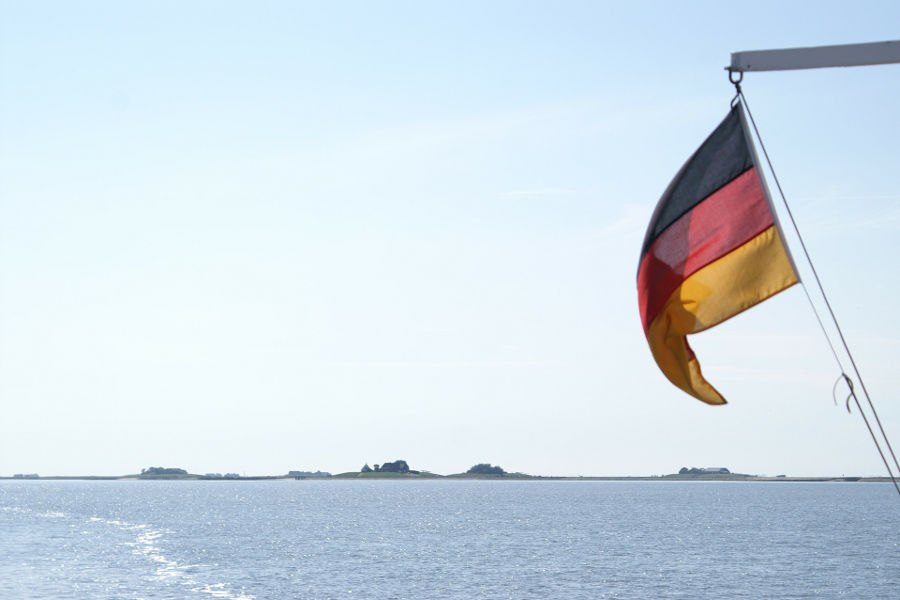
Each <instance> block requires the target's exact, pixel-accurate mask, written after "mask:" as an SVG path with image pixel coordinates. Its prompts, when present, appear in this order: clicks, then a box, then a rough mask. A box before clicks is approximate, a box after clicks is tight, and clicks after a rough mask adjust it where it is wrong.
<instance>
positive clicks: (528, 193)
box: [500, 187, 575, 198]
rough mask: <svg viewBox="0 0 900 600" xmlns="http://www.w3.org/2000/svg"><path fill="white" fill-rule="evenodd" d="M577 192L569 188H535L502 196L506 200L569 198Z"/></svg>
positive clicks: (504, 193)
mask: <svg viewBox="0 0 900 600" xmlns="http://www.w3.org/2000/svg"><path fill="white" fill-rule="evenodd" d="M574 193H575V190H570V189H568V188H553V187H546V188H533V189H529V190H513V191H511V192H503V193H502V194H500V195H501V196H502V197H504V198H541V197H547V196H568V195H570V194H574Z"/></svg>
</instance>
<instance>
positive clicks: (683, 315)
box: [637, 104, 798, 404]
mask: <svg viewBox="0 0 900 600" xmlns="http://www.w3.org/2000/svg"><path fill="white" fill-rule="evenodd" d="M740 110H741V107H740V104H736V105H735V106H734V107H733V108H732V109H731V111H730V112H729V114H728V116H727V117H725V119H724V120H723V121H722V122H721V123H720V124H719V126H718V127H717V128H716V129H715V131H713V132H712V134H710V136H709V137H708V138H707V139H706V141H705V142H703V144H702V145H701V146H700V148H698V149H697V151H696V152H695V153H694V155H693V156H691V158H690V159H688V161H687V162H686V163H685V164H684V166H683V167H682V168H681V170H680V171H679V172H678V174H677V175H676V176H675V178H674V179H673V180H672V182H671V183H670V184H669V187H668V188H667V189H666V191H665V193H664V194H663V195H662V198H660V200H659V203H658V204H657V206H656V210H655V211H654V213H653V217H652V218H651V220H650V225H649V226H648V228H647V234H646V236H645V238H644V244H643V247H642V248H641V259H640V264H639V267H638V276H637V287H638V306H639V309H640V314H641V322H642V324H643V327H644V334H645V335H646V336H647V341H648V343H649V344H650V350H651V352H652V354H653V358H654V359H655V360H656V363H657V365H659V368H660V369H661V370H662V372H663V373H664V374H665V376H666V377H667V378H668V379H669V380H670V381H671V382H672V383H673V384H675V385H676V386H678V387H679V388H681V389H682V390H684V391H685V392H687V393H688V394H690V395H692V396H694V397H695V398H698V399H700V400H702V401H704V402H706V403H708V404H725V399H724V398H723V397H722V395H721V394H720V393H719V392H718V391H716V389H715V388H713V387H712V385H710V384H709V382H707V381H706V379H704V378H703V374H702V373H701V371H700V364H699V363H698V362H697V359H696V357H695V356H694V353H693V351H692V350H691V347H690V346H689V345H688V342H687V336H688V335H689V334H692V333H698V332H700V331H703V330H705V329H708V328H710V327H713V326H714V325H718V324H719V323H721V322H723V321H725V320H727V319H729V318H731V317H733V316H734V315H736V314H738V313H740V312H743V311H744V310H746V309H748V308H750V307H752V306H754V305H755V304H758V303H759V302H762V301H763V300H765V299H767V298H769V297H771V296H773V295H775V294H777V293H778V292H780V291H782V290H784V289H786V288H788V287H790V286H792V285H793V284H795V283H797V281H798V278H797V275H796V273H795V270H794V267H793V264H792V261H791V259H790V256H789V254H788V251H787V249H786V247H785V246H784V244H783V242H782V239H781V235H780V233H779V231H778V227H777V224H776V222H775V219H774V216H773V212H772V209H771V206H770V202H769V199H768V198H767V196H766V192H765V189H764V187H763V185H762V181H761V180H760V175H759V173H758V170H757V167H756V165H755V164H754V160H753V158H754V157H753V154H752V153H751V151H750V146H749V139H748V136H747V134H746V131H745V129H744V122H743V120H742V119H741V114H740V112H739V111H740Z"/></svg>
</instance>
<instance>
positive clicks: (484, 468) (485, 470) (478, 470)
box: [466, 463, 506, 475]
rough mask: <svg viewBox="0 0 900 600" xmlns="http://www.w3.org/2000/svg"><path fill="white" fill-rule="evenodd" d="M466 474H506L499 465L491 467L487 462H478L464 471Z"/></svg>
mask: <svg viewBox="0 0 900 600" xmlns="http://www.w3.org/2000/svg"><path fill="white" fill-rule="evenodd" d="M466 475H506V471H504V470H503V469H501V468H500V466H499V465H498V466H496V467H492V466H491V465H490V464H488V463H479V464H477V465H474V466H473V467H472V468H471V469H469V470H468V471H466Z"/></svg>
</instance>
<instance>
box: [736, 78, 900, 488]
mask: <svg viewBox="0 0 900 600" xmlns="http://www.w3.org/2000/svg"><path fill="white" fill-rule="evenodd" d="M741 74H742V75H743V73H741ZM731 75H732V74H731V72H729V80H730V81H731V83H733V84H734V87H735V89H736V90H737V93H736V94H735V96H734V98H733V99H732V101H731V103H732V106H733V105H734V103H735V102H737V101H738V100H740V101H741V102H742V104H743V107H744V109H745V110H746V111H747V116H748V117H749V119H750V123H751V124H752V125H753V133H754V135H755V137H756V139H757V140H758V141H759V145H760V148H762V151H763V156H765V159H766V164H767V165H768V167H769V172H770V173H771V174H772V179H773V181H774V182H775V187H776V188H777V189H778V194H779V195H780V196H781V202H782V204H783V205H784V208H785V210H786V213H787V215H788V218H789V219H790V221H791V225H792V227H793V229H794V233H795V234H796V235H797V239H798V240H799V242H800V247H801V248H802V250H803V255H804V258H805V259H806V263H807V264H808V265H809V268H810V271H811V272H812V274H813V278H814V279H815V281H816V287H817V288H818V290H819V294H820V295H821V296H822V299H823V301H824V303H825V306H826V307H827V309H828V314H829V316H830V317H831V322H832V323H834V327H835V330H836V331H837V334H838V337H839V338H840V342H841V346H842V347H843V349H844V352H845V353H846V354H847V357H848V358H849V360H850V365H851V366H852V369H853V372H854V374H855V375H856V379H857V381H859V384H860V387H861V388H862V392H863V396H865V399H866V404H867V405H868V407H869V410H870V412H871V414H872V416H873V417H874V421H875V423H876V424H877V429H878V432H879V433H880V436H881V439H882V440H883V441H884V444H885V446H886V447H887V449H888V452H889V453H890V455H891V458H892V459H893V462H894V468H896V470H897V473H898V475H900V462H898V461H897V455H896V454H895V453H894V449H893V447H892V446H891V442H890V439H888V436H887V433H886V432H885V430H884V426H883V425H882V424H881V419H880V418H879V417H878V411H877V410H875V404H874V403H873V402H872V398H871V397H870V396H869V392H868V390H867V389H866V384H865V382H864V381H863V378H862V375H860V373H859V369H858V368H857V366H856V360H855V359H854V358H853V353H852V352H851V351H850V347H849V346H848V344H847V340H846V338H845V337H844V333H843V330H842V329H841V326H840V324H839V323H838V321H837V317H836V316H835V314H834V310H833V309H832V308H831V302H830V301H829V300H828V296H827V294H826V293H825V288H824V287H823V286H822V281H821V279H820V278H819V274H818V272H817V271H816V268H815V265H813V262H812V259H811V258H810V256H809V251H808V250H807V248H806V243H805V242H804V240H803V236H802V235H800V228H799V227H798V226H797V221H796V220H795V219H794V214H793V212H792V211H791V207H790V206H789V205H788V203H787V199H786V198H785V195H784V190H782V188H781V183H780V182H779V181H778V176H777V175H776V174H775V169H774V168H773V167H772V161H771V159H770V158H769V153H768V151H767V150H766V146H765V144H764V143H763V141H762V137H760V135H759V129H758V128H757V126H756V121H755V120H754V119H753V113H751V112H750V106H749V105H748V104H747V99H746V97H745V96H744V93H743V91H741V85H740V83H741V79H743V78H742V77H741V78H739V79H738V80H737V81H735V80H734V79H733V78H732V76H731ZM785 243H787V241H786V240H785ZM800 284H801V286H802V287H803V291H804V293H805V294H806V298H807V300H808V301H809V305H810V307H812V310H813V314H814V315H815V317H816V320H817V321H818V323H819V327H820V328H821V330H822V333H823V334H824V335H825V340H826V341H827V342H828V347H829V348H830V349H831V353H832V355H833V356H834V359H835V362H837V364H838V368H840V370H841V377H840V378H839V380H838V382H839V381H840V379H843V380H844V382H845V383H846V384H847V387H848V389H849V395H848V397H847V410H848V411H849V410H850V399H851V398H852V399H853V401H854V403H855V404H856V408H857V410H858V411H859V414H860V416H861V417H862V419H863V422H864V423H865V425H866V428H867V429H868V430H869V435H871V436H872V441H873V442H874V444H875V449H876V450H877V451H878V454H879V456H881V460H882V462H884V466H885V468H886V469H887V472H888V475H889V476H890V478H891V482H893V484H894V488H895V489H896V490H897V493H898V494H900V485H898V483H897V478H896V477H895V475H894V469H893V468H892V467H891V464H890V462H889V461H888V459H887V456H886V455H885V452H884V450H882V447H881V443H880V442H879V436H878V435H876V432H875V429H874V428H873V427H872V424H871V423H870V421H869V418H868V417H867V416H866V413H865V411H864V410H863V407H862V404H861V403H860V401H859V398H858V396H857V394H856V390H855V388H854V386H853V380H852V379H851V378H850V376H849V375H847V373H846V369H845V368H844V365H843V362H842V361H841V359H840V357H839V356H838V352H837V350H836V348H835V346H834V343H833V342H832V339H831V336H830V335H829V334H828V331H827V330H826V328H825V325H824V323H823V322H822V318H821V316H820V315H819V311H818V310H817V309H816V306H815V303H814V302H813V300H812V297H811V296H810V293H809V289H808V288H807V286H806V282H804V281H803V280H802V279H801V281H800ZM836 387H837V383H836V384H835V388H836Z"/></svg>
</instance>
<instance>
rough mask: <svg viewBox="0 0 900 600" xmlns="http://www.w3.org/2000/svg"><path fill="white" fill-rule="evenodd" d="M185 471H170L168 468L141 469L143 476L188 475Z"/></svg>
mask: <svg viewBox="0 0 900 600" xmlns="http://www.w3.org/2000/svg"><path fill="white" fill-rule="evenodd" d="M187 474H188V472H187V471H185V470H184V469H168V468H166V467H150V468H149V469H141V475H187Z"/></svg>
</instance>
